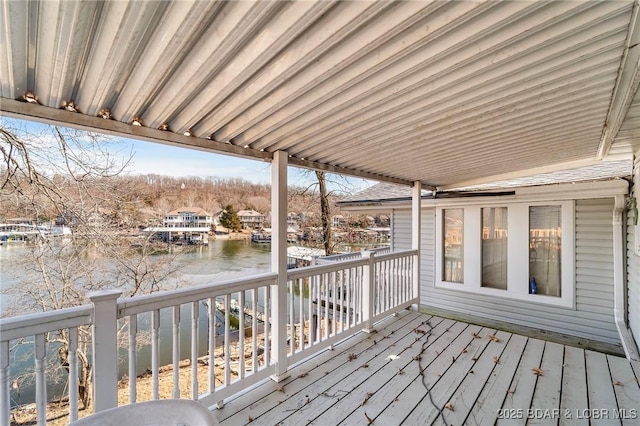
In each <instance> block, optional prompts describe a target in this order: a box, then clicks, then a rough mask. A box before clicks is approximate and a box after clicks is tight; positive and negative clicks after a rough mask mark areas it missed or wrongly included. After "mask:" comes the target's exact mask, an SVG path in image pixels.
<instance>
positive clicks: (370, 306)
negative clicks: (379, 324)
mask: <svg viewBox="0 0 640 426" xmlns="http://www.w3.org/2000/svg"><path fill="white" fill-rule="evenodd" d="M362 257H363V258H364V259H367V261H368V263H367V264H366V265H364V268H363V269H362V316H363V319H364V320H365V321H366V323H367V325H366V327H365V328H364V330H363V331H364V332H365V333H375V331H376V329H375V327H374V326H373V317H374V316H375V315H376V306H377V303H376V302H377V299H378V296H379V295H378V293H377V291H376V290H378V289H376V287H375V285H376V277H375V273H376V271H375V262H374V258H375V253H374V252H372V251H368V250H365V251H363V252H362Z"/></svg>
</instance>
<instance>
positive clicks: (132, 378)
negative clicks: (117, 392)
mask: <svg viewBox="0 0 640 426" xmlns="http://www.w3.org/2000/svg"><path fill="white" fill-rule="evenodd" d="M137 346H138V316H137V315H135V314H134V315H129V404H135V403H136V401H137V400H138V394H137V392H138V386H137V380H136V379H137V377H138V360H137V356H136V355H137V353H138V351H137V350H136V349H137Z"/></svg>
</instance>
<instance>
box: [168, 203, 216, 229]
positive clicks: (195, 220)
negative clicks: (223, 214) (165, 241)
mask: <svg viewBox="0 0 640 426" xmlns="http://www.w3.org/2000/svg"><path fill="white" fill-rule="evenodd" d="M214 225H216V223H215V220H214V217H213V215H212V214H211V213H208V212H206V211H205V210H204V209H202V208H200V207H180V208H178V209H175V210H172V211H170V212H169V213H167V214H165V215H164V217H163V219H162V226H163V227H166V228H211V227H212V226H214Z"/></svg>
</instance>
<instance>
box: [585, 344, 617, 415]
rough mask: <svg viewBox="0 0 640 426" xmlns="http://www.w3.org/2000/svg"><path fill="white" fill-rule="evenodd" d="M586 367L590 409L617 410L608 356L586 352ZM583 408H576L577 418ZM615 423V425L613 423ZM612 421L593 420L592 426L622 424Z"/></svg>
mask: <svg viewBox="0 0 640 426" xmlns="http://www.w3.org/2000/svg"><path fill="white" fill-rule="evenodd" d="M584 355H585V367H586V375H587V390H588V396H589V407H588V408H589V409H592V410H595V409H609V410H613V409H615V408H617V406H618V404H617V402H616V394H615V391H614V390H613V381H612V380H611V373H610V372H609V363H608V362H607V356H606V355H605V354H601V353H599V352H593V351H585V354H584ZM581 409H583V407H574V410H578V411H574V416H575V417H577V416H578V414H579V412H580V411H579V410H581ZM612 422H613V423H612ZM620 423H621V422H619V421H618V422H615V421H613V420H612V419H603V418H597V419H591V424H592V425H610V424H620Z"/></svg>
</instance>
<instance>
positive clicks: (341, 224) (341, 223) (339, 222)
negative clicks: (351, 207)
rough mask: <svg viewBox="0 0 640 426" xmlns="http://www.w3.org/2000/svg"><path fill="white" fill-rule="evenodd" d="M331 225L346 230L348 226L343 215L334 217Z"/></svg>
mask: <svg viewBox="0 0 640 426" xmlns="http://www.w3.org/2000/svg"><path fill="white" fill-rule="evenodd" d="M331 224H332V226H333V227H334V228H346V227H347V225H348V223H347V219H346V218H345V217H344V216H343V215H341V214H336V215H334V216H333V217H332V218H331Z"/></svg>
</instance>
